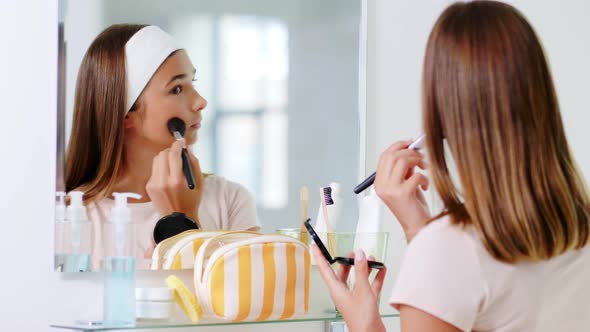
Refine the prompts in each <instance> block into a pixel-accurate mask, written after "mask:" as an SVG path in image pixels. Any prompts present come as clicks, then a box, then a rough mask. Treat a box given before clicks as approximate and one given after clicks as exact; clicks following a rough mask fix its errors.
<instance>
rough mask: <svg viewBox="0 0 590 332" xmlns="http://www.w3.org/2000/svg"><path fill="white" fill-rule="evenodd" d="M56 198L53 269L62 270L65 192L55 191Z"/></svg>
mask: <svg viewBox="0 0 590 332" xmlns="http://www.w3.org/2000/svg"><path fill="white" fill-rule="evenodd" d="M55 196H57V198H58V200H57V202H56V204H55V270H56V271H59V272H63V271H64V268H65V260H66V245H65V242H66V232H67V230H66V227H67V226H66V225H67V223H66V200H65V198H66V193H65V192H63V191H58V192H56V193H55Z"/></svg>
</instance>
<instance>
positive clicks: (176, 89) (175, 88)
mask: <svg viewBox="0 0 590 332" xmlns="http://www.w3.org/2000/svg"><path fill="white" fill-rule="evenodd" d="M170 92H171V93H172V94H174V95H178V94H180V93H181V92H182V86H180V85H177V86H175V87H174V88H173V89H172V91H170Z"/></svg>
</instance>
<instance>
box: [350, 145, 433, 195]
mask: <svg viewBox="0 0 590 332" xmlns="http://www.w3.org/2000/svg"><path fill="white" fill-rule="evenodd" d="M425 136H426V135H424V134H422V135H420V136H418V138H416V140H414V141H413V142H412V144H410V146H408V149H414V150H420V148H421V147H422V141H423V140H424V137H425ZM376 176H377V172H373V174H371V175H369V177H368V178H366V179H365V181H363V182H361V184H359V185H358V186H356V187H355V188H354V193H355V194H360V193H362V192H363V191H364V190H365V189H367V188H369V187H370V186H371V185H372V184H373V182H375V177H376Z"/></svg>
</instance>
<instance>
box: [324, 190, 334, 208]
mask: <svg viewBox="0 0 590 332" xmlns="http://www.w3.org/2000/svg"><path fill="white" fill-rule="evenodd" d="M322 189H323V190H324V202H326V205H334V200H333V199H332V188H331V187H324V188H322Z"/></svg>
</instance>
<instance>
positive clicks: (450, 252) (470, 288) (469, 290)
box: [389, 221, 485, 331]
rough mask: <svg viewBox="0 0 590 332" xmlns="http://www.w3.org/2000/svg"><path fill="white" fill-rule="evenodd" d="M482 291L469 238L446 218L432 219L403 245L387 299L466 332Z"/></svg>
mask: <svg viewBox="0 0 590 332" xmlns="http://www.w3.org/2000/svg"><path fill="white" fill-rule="evenodd" d="M484 289H485V287H484V279H483V276H482V273H481V269H480V265H479V260H478V257H477V253H476V250H475V247H474V243H473V240H472V239H471V238H470V237H469V235H468V234H467V233H466V232H465V231H463V230H462V229H461V228H459V227H457V226H452V225H450V224H449V223H448V221H434V222H433V223H431V224H429V225H428V226H426V227H425V228H424V229H423V230H422V231H420V232H419V233H418V234H417V235H416V236H415V237H414V239H413V240H412V241H411V242H410V244H409V245H408V247H407V251H406V253H405V257H404V260H403V263H402V265H401V268H400V270H399V274H398V277H397V280H396V282H395V285H394V288H393V292H392V295H391V298H390V300H389V302H390V304H391V305H393V306H394V307H395V308H397V309H399V306H400V305H401V304H403V305H409V306H412V307H414V308H417V309H420V310H422V311H425V312H427V313H429V314H431V315H433V316H436V317H438V318H439V319H441V320H443V321H446V322H447V323H450V324H452V325H454V326H456V327H457V328H459V329H461V330H463V331H471V330H472V328H473V325H474V323H475V320H476V317H477V314H478V311H479V308H480V306H481V304H482V303H483V299H484V295H485V291H484Z"/></svg>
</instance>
